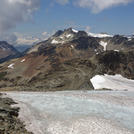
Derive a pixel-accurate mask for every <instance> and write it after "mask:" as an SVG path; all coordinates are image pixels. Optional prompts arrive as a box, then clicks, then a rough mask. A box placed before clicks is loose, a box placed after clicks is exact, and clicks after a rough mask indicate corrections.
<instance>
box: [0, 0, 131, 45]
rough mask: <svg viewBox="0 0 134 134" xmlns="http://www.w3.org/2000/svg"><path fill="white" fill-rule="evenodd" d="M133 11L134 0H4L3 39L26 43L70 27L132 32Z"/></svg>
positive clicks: (0, 13)
mask: <svg viewBox="0 0 134 134" xmlns="http://www.w3.org/2000/svg"><path fill="white" fill-rule="evenodd" d="M3 6H4V8H3ZM133 13H134V0H20V1H18V0H1V6H0V34H1V38H0V39H1V40H2V38H3V37H4V38H5V37H6V40H9V41H10V42H11V43H15V42H16V43H18V44H19V42H21V41H22V42H21V43H22V44H23V41H24V42H28V38H29V40H30V38H31V40H32V39H34V40H35V41H36V37H39V38H40V39H45V38H47V37H49V36H50V35H52V34H53V33H54V32H56V31H57V30H59V29H61V30H64V29H67V28H69V27H73V28H74V29H76V30H86V31H90V32H92V33H100V32H106V33H108V34H123V35H130V34H133V33H134V15H133ZM33 36H34V37H33ZM4 38H3V40H4ZM18 38H19V39H18ZM31 43H32V41H31ZM29 44H30V43H29Z"/></svg>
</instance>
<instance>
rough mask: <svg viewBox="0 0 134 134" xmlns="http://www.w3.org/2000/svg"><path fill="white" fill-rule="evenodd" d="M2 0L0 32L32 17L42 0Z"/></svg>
mask: <svg viewBox="0 0 134 134" xmlns="http://www.w3.org/2000/svg"><path fill="white" fill-rule="evenodd" d="M0 2H1V3H0V33H3V32H4V31H6V30H8V29H10V28H12V27H15V26H16V25H17V24H18V23H19V22H23V21H26V20H27V19H29V18H31V15H32V13H33V12H34V11H36V10H37V9H38V8H39V5H40V0H1V1H0Z"/></svg>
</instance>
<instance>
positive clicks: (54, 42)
mask: <svg viewBox="0 0 134 134" xmlns="http://www.w3.org/2000/svg"><path fill="white" fill-rule="evenodd" d="M51 43H52V44H58V43H59V42H58V41H57V40H55V39H53V40H52V42H51Z"/></svg>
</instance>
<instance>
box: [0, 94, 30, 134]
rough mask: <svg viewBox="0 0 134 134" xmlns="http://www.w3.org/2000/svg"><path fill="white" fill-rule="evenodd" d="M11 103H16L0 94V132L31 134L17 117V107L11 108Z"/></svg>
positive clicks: (4, 133)
mask: <svg viewBox="0 0 134 134" xmlns="http://www.w3.org/2000/svg"><path fill="white" fill-rule="evenodd" d="M12 104H16V103H15V102H14V101H13V100H12V99H10V98H3V97H2V94H0V134H32V133H30V132H27V130H26V129H25V126H24V124H23V123H22V122H21V121H20V120H19V119H18V118H17V117H18V112H19V108H18V107H16V108H11V106H10V105H12Z"/></svg>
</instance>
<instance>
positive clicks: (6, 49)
mask: <svg viewBox="0 0 134 134" xmlns="http://www.w3.org/2000/svg"><path fill="white" fill-rule="evenodd" d="M19 54H20V53H19V52H18V51H17V50H16V49H15V48H14V47H13V46H12V45H10V44H8V43H7V42H5V41H0V63H2V62H4V61H7V60H9V59H12V58H15V57H16V55H19Z"/></svg>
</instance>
